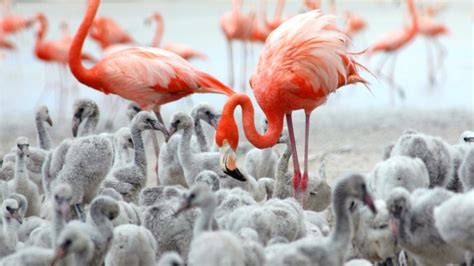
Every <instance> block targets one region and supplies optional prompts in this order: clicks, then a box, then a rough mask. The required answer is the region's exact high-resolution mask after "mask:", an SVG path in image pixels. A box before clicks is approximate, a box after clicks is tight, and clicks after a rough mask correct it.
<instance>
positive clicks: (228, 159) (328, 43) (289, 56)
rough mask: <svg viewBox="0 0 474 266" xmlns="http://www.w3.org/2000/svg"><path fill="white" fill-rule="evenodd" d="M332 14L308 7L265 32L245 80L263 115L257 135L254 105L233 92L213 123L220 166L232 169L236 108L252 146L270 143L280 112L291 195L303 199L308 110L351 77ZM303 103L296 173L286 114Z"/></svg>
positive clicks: (354, 71)
mask: <svg viewBox="0 0 474 266" xmlns="http://www.w3.org/2000/svg"><path fill="white" fill-rule="evenodd" d="M335 28H336V27H335V17H334V16H330V15H329V16H324V15H321V13H320V12H319V11H316V10H315V11H311V12H307V13H304V14H300V15H297V16H294V17H292V18H290V19H289V20H287V21H286V22H284V23H283V24H282V25H280V27H278V28H277V29H276V30H274V31H273V32H272V33H271V34H270V36H269V37H268V39H267V41H266V43H265V46H264V48H263V51H262V53H261V54H260V59H259V61H258V64H257V68H256V70H255V73H254V74H253V76H252V77H251V80H250V85H251V87H252V89H253V92H254V95H255V98H256V100H257V103H258V104H259V106H260V107H261V108H262V111H263V112H264V113H265V116H266V119H267V121H268V129H267V131H266V132H265V133H264V134H263V135H261V134H260V133H259V132H258V131H257V130H256V127H255V124H254V108H253V106H252V102H251V100H250V98H249V96H247V95H245V94H236V95H234V96H232V97H231V98H229V100H227V102H226V104H225V106H224V110H223V112H222V117H221V120H220V122H219V125H218V127H217V132H216V142H217V144H218V146H219V147H223V148H224V154H223V162H224V166H225V168H226V171H227V172H229V173H233V174H237V173H238V169H237V168H236V166H235V157H234V156H235V153H234V152H233V151H235V150H236V149H237V146H238V143H239V130H238V128H237V124H236V122H235V118H234V111H235V109H236V107H237V106H238V105H240V106H241V108H242V114H243V125H244V132H245V136H246V137H247V139H248V140H249V142H250V143H252V144H253V145H254V146H256V147H257V148H268V147H271V146H273V145H275V144H276V143H277V141H278V139H279V137H280V134H281V132H282V129H283V118H284V117H286V120H287V124H288V132H289V137H290V144H291V152H292V157H293V167H294V168H293V169H294V176H293V187H294V191H295V196H296V197H297V198H299V199H301V200H302V199H303V197H302V195H303V193H304V192H305V190H306V186H307V182H308V143H309V142H308V138H309V128H310V115H311V112H312V111H313V110H314V109H315V108H317V107H318V106H320V105H321V104H323V103H324V102H325V101H326V100H327V97H328V96H329V94H330V93H332V92H335V91H336V90H337V89H338V88H340V87H343V86H345V85H348V84H353V83H357V82H362V83H365V81H364V80H363V79H362V78H361V77H360V76H359V73H358V67H359V63H357V62H356V61H355V60H354V59H353V58H352V56H351V54H350V53H349V51H348V50H347V46H346V42H347V41H349V39H348V37H347V36H346V35H345V34H344V33H343V32H340V31H337V30H335ZM301 109H303V110H304V111H305V114H306V124H305V150H304V152H305V154H304V173H303V176H302V177H301V172H300V167H299V162H298V155H297V150H296V142H295V135H294V129H293V122H292V117H291V114H292V112H293V111H295V110H301Z"/></svg>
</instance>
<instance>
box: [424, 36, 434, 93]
mask: <svg viewBox="0 0 474 266" xmlns="http://www.w3.org/2000/svg"><path fill="white" fill-rule="evenodd" d="M426 53H427V60H428V62H427V64H428V80H429V83H430V87H432V86H433V85H434V83H435V78H434V71H433V67H434V61H433V55H432V53H431V47H430V43H429V41H428V40H427V41H426Z"/></svg>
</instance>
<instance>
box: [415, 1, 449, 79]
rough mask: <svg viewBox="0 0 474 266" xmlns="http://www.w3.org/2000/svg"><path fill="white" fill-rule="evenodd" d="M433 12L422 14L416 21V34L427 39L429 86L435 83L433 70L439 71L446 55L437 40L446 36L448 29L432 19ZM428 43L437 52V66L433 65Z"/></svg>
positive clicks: (444, 49)
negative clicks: (431, 44)
mask: <svg viewBox="0 0 474 266" xmlns="http://www.w3.org/2000/svg"><path fill="white" fill-rule="evenodd" d="M433 13H434V11H432V10H429V11H427V12H426V11H425V12H424V13H422V16H421V17H419V19H418V33H419V34H420V35H421V36H424V37H426V38H427V43H426V51H427V53H428V68H429V71H428V78H429V81H430V84H431V85H433V84H434V83H435V82H436V78H435V69H441V67H440V66H442V65H443V61H444V56H445V54H446V48H445V47H444V46H443V44H441V42H440V41H439V38H440V37H442V36H446V35H447V34H448V33H449V30H448V28H447V27H446V25H444V24H443V23H440V22H437V21H435V20H434V19H433V15H432V14H433ZM430 43H433V45H434V48H435V49H436V50H437V55H438V60H437V61H438V62H437V64H438V66H436V64H435V63H434V59H433V58H432V54H431V51H430V50H431V48H430V46H429V44H430Z"/></svg>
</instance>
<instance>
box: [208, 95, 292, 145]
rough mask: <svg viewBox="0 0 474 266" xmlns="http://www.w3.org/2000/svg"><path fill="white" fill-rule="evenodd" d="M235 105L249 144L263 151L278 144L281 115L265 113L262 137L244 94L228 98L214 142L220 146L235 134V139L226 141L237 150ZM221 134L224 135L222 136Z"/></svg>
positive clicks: (281, 123) (281, 127)
mask: <svg viewBox="0 0 474 266" xmlns="http://www.w3.org/2000/svg"><path fill="white" fill-rule="evenodd" d="M237 105H240V106H241V108H242V115H243V126H244V132H245V136H246V137H247V139H248V141H249V142H250V143H252V144H253V145H254V146H255V147H257V148H259V149H264V148H269V147H272V146H273V145H275V144H276V143H277V142H278V139H279V138H280V135H281V132H282V130H283V114H280V113H275V112H273V113H270V112H268V113H266V116H267V117H266V118H267V121H268V129H267V131H266V132H265V133H264V134H263V135H260V133H259V132H258V131H257V129H256V127H255V121H254V113H255V112H254V108H253V105H252V102H251V101H250V98H249V97H248V96H247V95H245V94H235V95H233V96H232V97H231V98H229V100H228V101H227V102H226V104H225V106H224V110H223V111H222V118H221V122H220V123H219V128H218V131H217V132H216V140H217V141H218V142H217V144H218V145H219V146H222V144H223V141H224V139H225V137H226V136H228V135H229V136H232V135H234V136H235V134H237V139H227V141H229V144H230V145H231V147H232V148H233V149H234V150H235V149H237V145H238V132H236V130H237V126H236V123H235V118H234V111H235V108H237ZM230 131H232V132H230ZM222 134H224V136H223V135H222ZM219 142H220V143H219Z"/></svg>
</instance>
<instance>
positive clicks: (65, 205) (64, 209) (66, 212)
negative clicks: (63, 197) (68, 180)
mask: <svg viewBox="0 0 474 266" xmlns="http://www.w3.org/2000/svg"><path fill="white" fill-rule="evenodd" d="M69 210H70V207H69V203H67V202H63V203H62V204H61V214H62V215H63V217H68V216H69Z"/></svg>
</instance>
